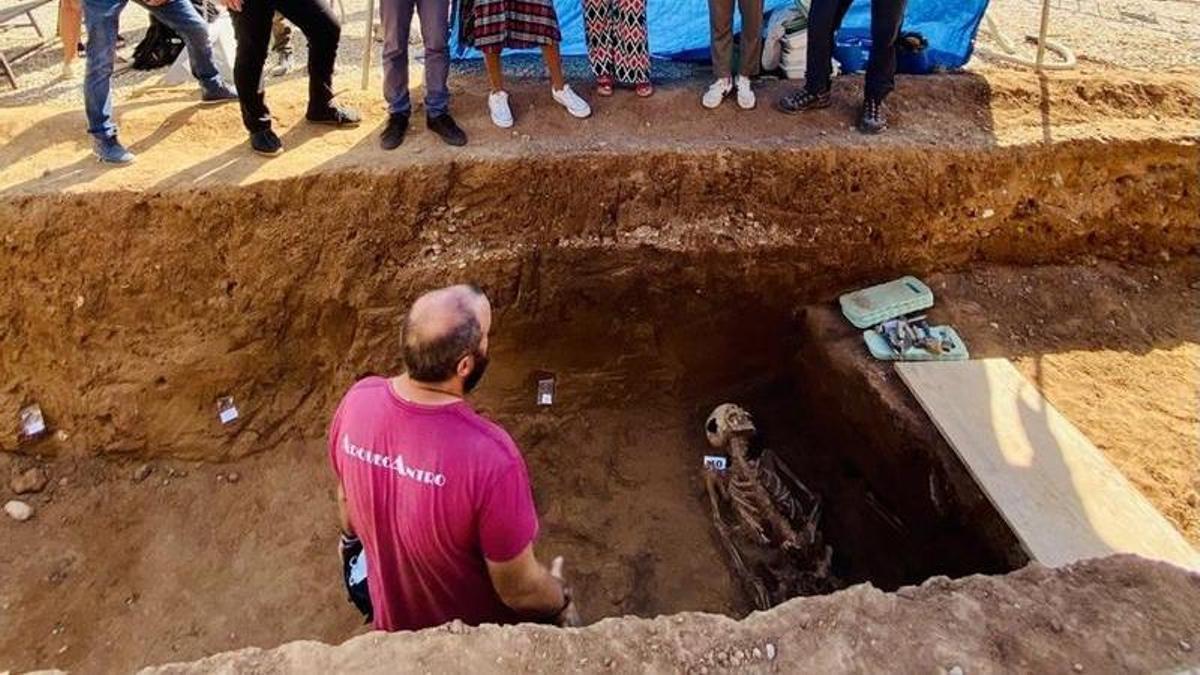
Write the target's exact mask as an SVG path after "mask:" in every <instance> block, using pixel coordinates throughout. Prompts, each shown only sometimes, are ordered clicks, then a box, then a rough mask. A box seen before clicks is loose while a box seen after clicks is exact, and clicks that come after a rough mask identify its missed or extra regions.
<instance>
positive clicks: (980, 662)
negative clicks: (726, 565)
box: [142, 556, 1200, 675]
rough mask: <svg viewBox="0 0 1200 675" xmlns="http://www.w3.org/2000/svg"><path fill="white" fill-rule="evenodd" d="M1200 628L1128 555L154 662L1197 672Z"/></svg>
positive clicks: (1199, 610)
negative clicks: (674, 608)
mask: <svg viewBox="0 0 1200 675" xmlns="http://www.w3.org/2000/svg"><path fill="white" fill-rule="evenodd" d="M1197 626H1200V576H1197V575H1195V574H1188V573H1186V572H1184V571H1182V570H1180V569H1179V568H1176V567H1172V566H1170V565H1166V564H1163V563H1151V562H1148V561H1145V560H1142V559H1139V558H1134V557H1131V556H1120V557H1112V558H1104V559H1100V560H1093V561H1087V562H1083V563H1078V564H1076V565H1072V566H1070V567H1067V568H1063V569H1057V570H1050V569H1047V568H1044V567H1041V566H1036V565H1035V566H1031V567H1028V568H1025V569H1023V570H1020V571H1018V572H1014V573H1012V574H1009V575H1004V576H995V577H983V576H974V577H970V578H967V579H962V580H957V581H950V580H948V579H946V578H944V577H940V578H935V579H930V580H929V581H927V582H926V583H924V584H922V585H921V586H920V587H906V588H902V589H900V590H899V591H897V592H896V593H882V592H880V591H878V590H876V589H874V588H871V587H870V586H866V585H863V586H856V587H854V588H851V589H849V590H846V591H842V592H839V593H836V594H833V595H827V596H820V597H813V598H802V599H797V600H792V601H790V602H787V603H785V604H783V605H780V606H779V607H776V608H774V609H772V610H770V611H768V612H762V613H755V614H753V615H751V616H750V617H749V618H747V619H745V620H743V621H734V620H733V619H730V618H728V617H723V616H714V615H711V614H694V613H693V614H678V615H675V616H670V617H659V618H657V619H653V620H649V619H632V618H620V619H608V620H606V621H602V622H600V623H598V624H595V625H593V626H589V627H588V628H584V629H577V630H559V629H555V628H549V627H543V626H515V627H514V626H509V627H498V626H483V627H480V628H467V627H464V626H461V625H457V624H450V625H448V626H444V627H441V628H435V629H430V630H426V631H422V632H419V633H398V634H391V635H389V634H384V633H370V634H367V635H362V636H359V637H357V638H354V639H352V640H349V641H347V642H346V643H344V644H342V645H339V646H336V647H335V646H328V645H323V644H320V643H317V642H294V643H291V644H287V645H284V646H282V647H279V648H277V649H272V650H261V649H243V650H241V651H237V652H231V653H226V654H218V655H215V656H211V657H209V658H206V659H203V660H200V661H196V662H193V663H186V664H184V663H181V664H174V665H169V666H163V667H160V668H148V669H146V670H143V671H142V672H143V673H161V674H164V675H165V674H171V675H175V674H179V675H182V674H185V673H212V672H220V673H234V672H289V673H327V672H339V673H375V672H379V673H383V672H395V670H396V669H397V668H401V669H404V670H412V671H420V672H435V673H479V672H495V671H510V672H516V671H520V672H550V671H553V672H562V671H565V670H571V671H575V672H588V673H591V672H611V671H616V672H664V673H665V672H673V673H679V672H686V673H707V672H710V671H711V672H722V671H736V672H761V673H767V672H785V673H798V672H803V673H809V672H812V673H828V672H896V673H946V672H967V673H1006V672H1084V673H1108V672H1185V671H1187V670H1188V669H1189V668H1196V667H1197V666H1200V649H1198V648H1197V647H1196V645H1197V643H1198V642H1200V633H1197ZM956 668H957V671H956V670H955V669H956Z"/></svg>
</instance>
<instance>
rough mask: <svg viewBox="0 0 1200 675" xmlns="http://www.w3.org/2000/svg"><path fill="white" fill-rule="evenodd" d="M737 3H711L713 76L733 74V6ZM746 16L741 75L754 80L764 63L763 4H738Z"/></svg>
mask: <svg viewBox="0 0 1200 675" xmlns="http://www.w3.org/2000/svg"><path fill="white" fill-rule="evenodd" d="M734 1H735V0H708V21H709V26H710V30H711V34H712V63H713V72H714V73H715V74H716V76H717V77H719V78H721V77H729V76H730V75H731V74H732V72H733V3H734ZM736 1H737V5H738V11H740V12H741V14H742V49H741V63H740V64H739V65H738V70H737V72H738V74H739V75H745V76H746V77H753V76H754V75H757V74H758V69H759V65H760V64H761V63H762V21H763V0H736Z"/></svg>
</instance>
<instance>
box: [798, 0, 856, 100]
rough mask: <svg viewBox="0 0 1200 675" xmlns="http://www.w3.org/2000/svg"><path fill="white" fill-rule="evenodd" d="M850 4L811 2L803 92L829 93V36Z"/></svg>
mask: <svg viewBox="0 0 1200 675" xmlns="http://www.w3.org/2000/svg"><path fill="white" fill-rule="evenodd" d="M850 3H851V0H813V3H812V8H811V9H810V10H809V12H808V51H807V53H806V55H805V57H806V63H805V69H804V89H805V90H806V91H808V92H811V93H814V94H817V93H824V92H827V91H829V88H830V84H831V83H830V80H831V78H832V77H833V63H832V61H833V36H834V34H835V33H836V32H837V29H838V26H840V25H841V23H842V18H843V17H844V16H846V11H847V10H848V9H849V8H850Z"/></svg>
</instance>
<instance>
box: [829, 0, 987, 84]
mask: <svg viewBox="0 0 1200 675" xmlns="http://www.w3.org/2000/svg"><path fill="white" fill-rule="evenodd" d="M987 5H988V0H909V3H908V8H907V10H906V11H905V13H904V24H903V26H902V27H901V30H903V31H906V32H913V33H920V34H921V35H922V36H923V37H924V38H925V39H926V40H927V41H928V42H929V46H928V47H927V48H926V49H925V59H924V61H925V63H926V64H927V65H928V67H927V68H915V67H913V68H904V67H903V66H904V62H903V60H902V61H901V70H902V71H904V70H916V71H918V72H929V70H931V69H933V70H948V69H951V68H961V67H962V66H963V65H964V64H966V62H967V60H968V59H970V58H971V48H972V47H973V45H974V42H975V33H976V32H978V31H979V22H980V21H982V20H983V13H984V12H985V11H986V10H987ZM870 38H871V3H870V2H869V0H855V2H854V4H853V5H851V6H850V11H849V12H847V13H846V19H845V20H844V21H843V22H842V29H841V31H839V32H838V38H837V41H838V42H839V43H847V42H860V43H864V44H865V45H869V44H870Z"/></svg>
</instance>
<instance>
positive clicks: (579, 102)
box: [550, 84, 592, 119]
mask: <svg viewBox="0 0 1200 675" xmlns="http://www.w3.org/2000/svg"><path fill="white" fill-rule="evenodd" d="M550 93H551V94H553V96H554V100H555V101H558V103H559V105H561V106H562V107H564V108H566V109H567V112H569V113H571V116H572V117H578V118H579V119H583V118H585V117H591V115H592V106H590V105H588V102H587V101H585V100H583V98H582V97H580V96H579V94H576V93H575V90H573V89H571V85H569V84H564V85H563V88H562V89H559V90H557V91H556V90H554V89H551V90H550Z"/></svg>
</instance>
